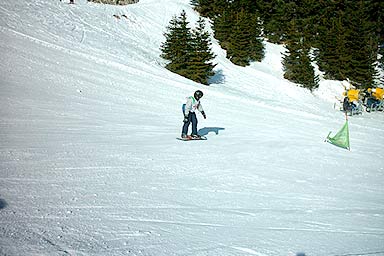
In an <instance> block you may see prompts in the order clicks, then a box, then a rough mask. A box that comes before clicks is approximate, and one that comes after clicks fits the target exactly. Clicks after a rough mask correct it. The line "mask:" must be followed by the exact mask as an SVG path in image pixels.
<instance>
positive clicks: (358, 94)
mask: <svg viewBox="0 0 384 256" xmlns="http://www.w3.org/2000/svg"><path fill="white" fill-rule="evenodd" d="M344 88H345V90H346V91H345V92H344V100H343V111H344V112H346V113H348V112H350V113H351V115H354V114H361V113H362V112H363V105H364V106H365V110H366V111H367V112H371V111H376V110H378V111H383V109H384V89H383V88H380V87H377V88H368V89H367V90H366V91H362V90H360V89H356V88H353V87H352V86H351V87H350V88H349V89H347V88H346V87H345V86H344Z"/></svg>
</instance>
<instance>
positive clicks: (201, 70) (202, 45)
mask: <svg viewBox="0 0 384 256" xmlns="http://www.w3.org/2000/svg"><path fill="white" fill-rule="evenodd" d="M192 35H193V52H192V53H191V57H190V58H191V61H190V66H189V68H188V69H189V72H190V75H189V76H190V78H191V79H192V80H193V81H196V82H198V83H202V84H206V85H208V79H209V78H210V77H211V76H213V75H214V71H213V69H214V67H215V66H216V64H212V60H213V59H214V58H215V54H214V53H213V52H212V50H211V45H212V43H211V41H210V34H209V33H208V32H207V31H205V22H204V20H203V19H202V18H199V20H198V22H197V28H195V29H194V30H193V32H192Z"/></svg>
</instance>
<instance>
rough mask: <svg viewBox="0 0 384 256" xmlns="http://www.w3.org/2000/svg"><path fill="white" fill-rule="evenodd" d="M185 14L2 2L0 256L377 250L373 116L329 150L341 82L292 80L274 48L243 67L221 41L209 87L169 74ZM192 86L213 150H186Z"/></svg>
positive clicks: (169, 1) (380, 198) (379, 187)
mask: <svg viewBox="0 0 384 256" xmlns="http://www.w3.org/2000/svg"><path fill="white" fill-rule="evenodd" d="M183 9H185V10H186V12H187V15H188V18H189V19H190V21H191V24H193V23H194V22H195V21H196V20H197V19H198V16H197V14H196V13H195V12H194V11H193V10H192V8H191V6H190V5H189V0H140V2H139V3H138V4H134V5H129V6H106V5H98V4H93V3H87V2H86V1H85V0H77V1H76V4H75V5H69V4H67V2H65V1H63V2H60V1H49V0H36V1H22V0H13V1H1V2H0V56H1V62H0V74H1V75H0V86H1V87H0V255H87V256H88V255H148V256H149V255H150V256H169V255H194V256H195V255H196V256H200V255H210V256H211V255H220V256H229V255H231V256H232V255H236V256H238V255H258V256H266V255H268V256H270V255H295V254H296V253H297V252H305V253H306V254H307V255H311V256H312V255H313V256H315V255H319V256H320V255H384V204H383V202H384V156H383V154H382V148H383V143H384V137H383V130H384V115H383V113H370V114H367V113H364V115H363V116H356V117H351V118H350V120H349V126H350V136H351V138H350V141H351V148H352V150H351V151H347V150H343V149H340V148H337V147H334V146H332V145H330V144H328V143H324V138H325V137H326V135H327V134H328V132H329V131H333V132H337V130H338V129H340V128H341V126H342V125H343V124H344V116H343V114H342V113H341V112H339V111H336V110H334V109H333V101H334V97H335V96H340V93H341V90H342V87H341V85H340V83H339V82H336V81H322V82H321V87H320V88H319V90H318V91H316V92H315V93H314V94H311V93H310V92H308V91H307V90H304V89H301V88H299V87H297V86H296V85H294V84H291V83H289V82H287V81H286V80H284V79H282V71H281V64H280V58H281V52H283V51H284V48H283V47H282V46H276V45H272V44H266V48H267V56H266V58H265V60H264V61H263V62H262V63H254V64H252V65H251V66H250V67H246V68H242V67H237V66H234V65H232V64H231V63H230V62H229V61H228V60H226V59H225V52H224V51H223V50H221V49H220V48H219V47H218V45H217V44H216V43H215V44H214V46H213V47H214V50H215V52H216V53H217V55H218V56H217V59H216V61H217V63H218V65H217V70H216V71H217V74H216V76H215V77H213V79H212V82H213V84H212V85H211V86H209V87H208V86H203V85H200V84H197V83H194V82H192V81H189V80H187V79H184V78H183V77H180V76H178V75H176V74H173V73H170V72H169V71H167V70H166V69H164V68H163V66H164V61H163V60H162V59H161V58H160V57H159V55H160V51H159V46H160V44H161V42H162V41H163V40H164V38H163V33H164V31H165V27H166V26H167V25H168V22H169V20H170V19H171V18H172V16H173V15H179V14H180V12H181V10H183ZM113 15H118V16H119V17H120V19H117V18H115V17H113ZM122 15H125V16H126V17H123V16H122ZM196 89H201V90H203V91H204V93H205V96H204V97H203V99H202V104H203V106H204V108H205V112H206V113H207V116H208V118H207V119H206V120H204V119H203V118H202V117H201V116H199V128H200V133H201V134H204V135H206V136H207V137H208V140H207V141H200V142H181V141H178V140H176V139H175V138H176V137H177V136H179V135H180V132H181V125H182V114H181V104H182V103H183V101H184V99H185V97H186V96H188V95H190V94H191V93H193V92H194V90H196Z"/></svg>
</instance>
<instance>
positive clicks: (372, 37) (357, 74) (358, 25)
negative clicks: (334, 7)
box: [346, 1, 378, 88]
mask: <svg viewBox="0 0 384 256" xmlns="http://www.w3.org/2000/svg"><path fill="white" fill-rule="evenodd" d="M367 3H369V1H368V2H364V1H356V2H352V3H349V5H348V9H347V13H346V14H347V15H346V16H347V17H346V18H347V19H348V22H349V23H350V24H351V27H350V30H349V33H348V35H349V36H348V44H347V48H348V50H349V52H350V55H351V56H352V59H351V62H350V66H349V69H348V70H347V76H348V78H349V79H350V80H352V81H354V82H356V83H358V84H359V85H360V86H358V87H360V88H364V87H369V86H371V85H373V82H374V79H375V77H376V76H377V73H376V62H377V47H378V43H377V42H378V38H377V34H376V28H375V25H374V24H373V23H372V22H371V21H370V20H369V16H367V10H368V9H367V7H368V6H367Z"/></svg>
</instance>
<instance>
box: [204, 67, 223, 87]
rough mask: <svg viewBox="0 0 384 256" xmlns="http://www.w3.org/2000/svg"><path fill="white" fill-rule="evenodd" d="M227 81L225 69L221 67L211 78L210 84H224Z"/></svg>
mask: <svg viewBox="0 0 384 256" xmlns="http://www.w3.org/2000/svg"><path fill="white" fill-rule="evenodd" d="M224 82H225V76H224V73H223V70H221V69H219V70H217V71H216V72H215V74H214V75H213V76H212V77H211V78H210V79H209V81H208V83H210V84H223V83H224Z"/></svg>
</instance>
